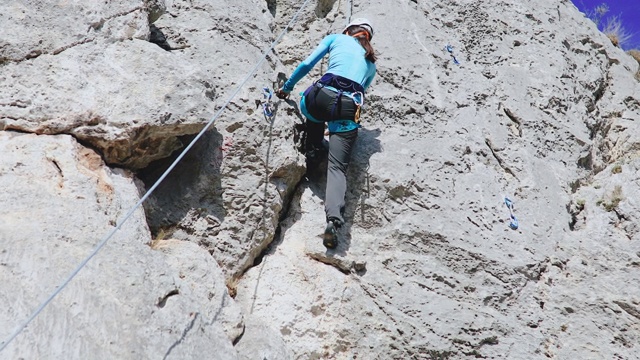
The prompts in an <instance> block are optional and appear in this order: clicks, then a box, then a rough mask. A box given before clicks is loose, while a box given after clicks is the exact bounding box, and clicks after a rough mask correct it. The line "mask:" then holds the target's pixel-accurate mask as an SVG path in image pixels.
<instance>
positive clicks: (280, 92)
mask: <svg viewBox="0 0 640 360" xmlns="http://www.w3.org/2000/svg"><path fill="white" fill-rule="evenodd" d="M290 93H291V92H289V91H284V90H283V89H282V88H280V89H278V91H276V96H277V97H279V98H280V99H286V98H288V97H289V94H290Z"/></svg>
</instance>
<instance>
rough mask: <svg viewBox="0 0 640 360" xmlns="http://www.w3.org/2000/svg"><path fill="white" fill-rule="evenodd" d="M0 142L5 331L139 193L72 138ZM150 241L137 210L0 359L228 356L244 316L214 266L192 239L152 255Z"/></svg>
mask: <svg viewBox="0 0 640 360" xmlns="http://www.w3.org/2000/svg"><path fill="white" fill-rule="evenodd" d="M0 144H2V145H1V146H2V154H3V156H2V157H1V160H0V173H1V174H2V176H0V184H1V185H2V187H3V188H4V189H11V191H3V192H2V195H1V196H0V200H1V202H2V204H3V207H2V212H0V219H1V221H0V240H1V244H2V250H1V254H0V256H1V257H0V263H1V264H2V265H1V266H0V272H1V273H0V274H1V275H2V279H3V285H2V286H3V291H2V295H0V299H1V300H2V301H3V303H4V304H7V306H6V307H5V308H4V309H3V311H2V312H0V323H2V324H3V326H2V333H3V334H2V335H3V337H7V336H9V334H10V333H11V332H12V331H13V327H15V326H17V325H18V321H23V320H24V319H26V318H27V317H28V316H29V315H30V314H31V313H32V311H33V310H35V308H36V307H37V306H38V305H39V304H40V303H41V302H42V301H43V300H44V299H45V297H46V296H48V295H49V294H50V293H52V292H53V291H54V290H55V288H56V287H57V286H58V285H59V284H60V283H61V282H62V281H63V280H64V278H65V277H67V275H68V274H70V273H71V271H72V270H73V269H74V268H75V267H76V266H77V264H79V263H80V261H81V260H82V259H83V258H84V257H85V256H86V255H87V254H88V253H89V252H90V250H91V249H92V248H93V247H94V245H95V244H96V243H97V242H98V240H99V239H98V236H99V235H101V234H107V233H108V232H110V231H111V230H112V229H113V227H114V226H115V225H116V221H117V219H119V218H121V217H122V216H123V214H124V213H125V212H126V211H127V210H128V209H129V208H131V207H132V206H133V204H134V203H135V202H136V198H137V197H138V196H139V195H138V189H137V187H136V186H135V184H134V181H135V178H134V176H133V175H132V174H131V173H130V172H128V171H123V170H111V169H109V168H108V167H106V166H105V165H104V163H103V161H102V159H101V158H100V156H99V155H97V154H96V153H95V152H94V151H92V150H89V149H87V148H85V147H83V146H81V145H79V144H78V143H77V142H76V141H75V139H73V138H72V137H71V136H69V135H55V136H38V135H34V134H29V135H26V134H17V133H12V132H4V133H0ZM150 242H151V236H150V233H149V230H148V227H147V224H146V219H145V217H144V213H143V211H141V210H138V211H137V212H136V213H135V214H134V215H133V217H132V219H131V220H130V221H129V222H128V224H127V226H126V227H122V230H121V231H120V232H119V233H118V234H117V235H116V236H115V237H113V239H112V240H111V242H110V243H109V244H108V245H107V246H105V247H104V248H103V250H102V251H101V253H99V254H98V255H97V256H96V257H95V258H94V259H93V260H92V261H91V262H90V263H88V265H87V266H86V267H85V268H84V269H83V271H81V272H80V273H79V274H78V276H77V277H76V278H75V279H74V280H73V281H72V282H70V284H69V286H68V287H67V288H66V289H65V291H64V292H61V294H60V295H59V297H58V298H57V299H55V300H54V301H53V302H52V303H51V304H50V305H49V306H48V307H47V308H45V309H44V311H42V312H41V313H40V315H39V316H38V317H37V318H35V320H34V321H33V322H32V323H31V325H29V327H28V328H27V329H26V330H25V331H24V332H23V333H22V334H21V336H20V337H18V338H17V339H16V340H15V341H14V342H12V343H11V344H10V345H9V346H8V347H7V348H5V349H4V350H3V352H2V358H3V359H18V358H24V359H56V358H57V359H61V358H87V357H91V358H96V359H126V358H141V357H152V358H175V359H184V358H189V357H191V356H192V354H194V353H214V352H215V353H219V354H221V358H229V359H231V358H234V357H235V355H236V351H235V350H234V349H233V346H232V341H233V340H235V338H237V337H238V336H239V335H240V333H241V331H242V321H243V319H242V315H241V312H240V309H239V308H238V307H237V306H230V304H233V300H232V299H231V298H230V297H229V295H228V293H227V290H226V288H225V287H224V278H223V276H222V273H221V271H220V269H219V268H218V266H217V264H215V263H214V262H213V261H212V260H211V259H210V257H209V255H208V254H207V253H206V252H205V251H204V250H202V249H200V248H198V247H197V246H196V247H195V249H193V248H190V247H189V246H186V247H185V245H183V244H186V245H188V244H189V243H183V242H181V244H170V245H164V244H163V249H164V248H165V247H166V248H168V249H169V250H165V251H163V252H159V251H155V250H152V249H151V248H150V247H149V246H148V243H150ZM194 246H195V245H194ZM203 253H204V254H203ZM187 254H188V255H187ZM184 257H188V262H187V261H184ZM180 259H183V261H182V263H181V264H175V263H176V262H177V261H178V260H180ZM203 280H206V282H205V281H203ZM3 340H4V339H3Z"/></svg>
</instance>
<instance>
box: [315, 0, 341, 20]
mask: <svg viewBox="0 0 640 360" xmlns="http://www.w3.org/2000/svg"><path fill="white" fill-rule="evenodd" d="M335 3H336V0H318V3H317V4H316V9H315V14H316V16H317V17H319V18H325V17H327V15H329V13H330V12H331V10H333V5H334V4H335Z"/></svg>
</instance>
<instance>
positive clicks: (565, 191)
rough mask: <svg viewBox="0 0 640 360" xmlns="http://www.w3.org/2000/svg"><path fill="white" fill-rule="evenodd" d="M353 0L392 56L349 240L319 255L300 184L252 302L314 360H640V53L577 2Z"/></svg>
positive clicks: (367, 138)
mask: <svg viewBox="0 0 640 360" xmlns="http://www.w3.org/2000/svg"><path fill="white" fill-rule="evenodd" d="M356 3H358V2H356ZM338 5H339V4H338V3H337V2H336V3H334V7H333V8H332V10H331V11H330V12H329V14H328V15H327V17H326V18H325V19H323V20H318V21H316V22H314V24H313V25H311V26H310V27H313V26H317V27H320V24H322V23H323V21H327V19H333V18H335V19H336V21H335V22H334V23H333V24H332V26H331V30H333V31H335V30H336V29H339V28H340V26H341V24H342V23H344V17H345V16H347V15H348V14H349V9H348V7H345V6H346V5H344V4H343V5H342V8H340V7H339V6H338ZM360 6H361V7H360V8H358V9H355V10H357V11H359V13H358V14H357V16H359V15H361V14H364V15H366V16H369V17H371V18H372V20H373V21H374V23H375V24H377V34H376V37H375V38H374V45H375V47H376V49H377V50H378V51H379V52H380V54H381V56H380V60H379V71H378V74H379V77H378V79H377V80H376V82H375V83H374V85H373V87H372V91H371V92H370V95H369V97H368V101H369V107H368V109H367V112H366V113H365V115H364V121H365V129H363V130H362V131H361V136H360V139H359V140H358V141H359V142H358V145H357V149H356V151H355V155H354V157H353V162H352V166H351V168H350V176H349V186H350V191H349V194H348V198H347V202H348V208H347V217H348V218H349V220H348V224H347V229H346V230H345V234H344V238H345V244H344V245H342V248H339V249H338V250H337V251H336V252H330V251H323V250H324V249H322V247H321V245H320V241H321V240H320V239H319V237H318V234H319V233H320V232H321V231H322V229H323V225H324V224H323V213H322V210H321V209H322V201H321V199H322V197H323V195H322V194H323V191H322V190H321V189H322V186H323V179H319V180H318V181H317V183H314V182H312V183H303V185H302V187H301V190H300V192H299V195H298V196H296V197H295V198H294V204H298V203H299V205H297V206H295V205H294V206H292V207H291V211H290V213H289V214H290V215H289V216H290V217H289V218H288V219H286V220H285V221H284V222H283V225H282V230H281V233H282V236H281V238H280V239H278V240H277V241H276V243H274V245H273V248H272V249H271V251H270V252H268V254H267V255H266V256H265V257H264V259H263V260H262V263H261V264H260V265H258V266H257V267H256V268H253V269H250V270H249V271H248V272H247V274H245V277H244V278H243V280H242V282H241V287H240V289H239V291H238V294H239V295H238V299H239V301H240V302H241V303H242V304H243V306H244V308H245V309H247V310H246V311H248V309H252V310H253V311H252V315H251V316H255V317H259V318H260V319H262V321H264V322H267V323H269V324H271V325H272V326H275V327H279V328H280V331H281V333H282V334H283V337H284V339H285V341H286V342H287V344H288V346H290V348H291V349H292V350H293V352H294V354H295V356H298V357H301V358H341V359H342V358H345V359H346V358H354V357H355V358H363V359H389V358H394V359H396V358H397V359H406V358H416V359H423V358H426V359H434V358H452V359H453V358H455V359H458V358H475V357H477V356H484V357H488V358H509V359H534V358H558V359H564V358H599V359H600V358H601V359H608V358H623V359H633V358H635V356H636V355H635V354H636V352H637V346H636V345H635V344H636V341H637V337H638V336H639V333H638V329H637V314H638V301H640V292H638V291H637V287H636V286H629V285H630V284H635V283H636V282H637V281H636V279H637V277H638V275H639V274H638V271H639V269H638V266H637V263H638V259H637V256H638V255H637V253H638V251H637V246H638V245H637V242H635V241H634V238H633V236H636V235H635V234H636V233H635V228H636V227H637V221H636V220H635V217H634V216H633V214H634V213H635V211H637V207H636V206H635V205H634V204H633V198H634V197H633V194H634V193H635V192H637V185H638V184H637V181H636V179H635V178H636V177H637V175H636V174H637V171H636V169H635V165H634V164H635V162H636V160H635V158H636V157H637V148H638V147H637V144H638V143H637V142H638V138H639V137H638V135H637V131H638V126H637V124H636V123H637V121H638V120H640V112H639V110H640V109H639V107H638V106H637V103H638V100H637V99H638V95H639V93H638V91H639V90H640V86H639V85H638V82H637V81H636V80H634V78H633V74H635V72H636V71H637V69H638V64H637V62H635V61H634V60H633V59H631V58H630V57H629V56H627V55H626V54H624V53H623V52H622V51H621V50H620V49H617V48H615V47H613V46H612V45H611V44H610V42H609V40H608V39H607V38H606V37H605V36H604V35H602V34H599V33H598V32H597V31H596V30H595V27H594V25H593V24H591V23H590V22H589V20H587V19H585V18H583V16H582V15H581V14H580V13H579V12H577V11H576V9H575V7H574V6H573V5H572V4H570V3H569V2H559V1H541V2H537V3H536V7H535V8H532V7H529V6H528V5H524V4H520V3H517V2H507V3H505V2H483V3H478V2H472V1H462V2H455V3H454V2H449V1H436V2H428V3H427V2H422V1H418V2H410V1H407V2H405V3H403V4H402V5H398V4H394V5H391V4H389V3H388V2H383V1H370V2H368V4H367V6H364V5H363V4H360ZM391 7H393V8H394V9H393V10H392V9H391ZM383 14H384V15H383ZM339 20H342V22H340V21H339ZM567 24H575V25H570V26H569V25H567ZM311 36H317V38H312V40H311V43H312V44H313V43H314V42H315V41H317V40H319V38H320V37H321V36H323V33H322V32H320V31H311ZM397 39H403V40H402V41H401V42H399V41H397ZM287 40H288V42H287ZM307 41H308V39H307V38H305V39H299V38H298V39H296V40H293V39H291V38H289V39H285V41H284V42H283V44H282V45H281V46H279V51H281V52H286V53H288V54H291V55H288V56H289V57H290V58H292V59H295V60H292V61H291V62H292V63H295V62H296V61H297V60H300V59H302V58H304V56H306V53H307V52H308V51H309V49H310V47H309V46H305V44H304V43H305V42H307ZM447 44H450V45H452V46H453V55H454V56H455V57H456V59H457V60H459V62H460V64H459V65H456V64H454V62H453V58H452V55H451V54H450V53H448V52H447V51H446V50H445V49H444V47H445V45H447ZM309 81H311V79H309ZM616 164H619V165H618V167H617V168H616ZM614 168H615V169H622V171H621V172H619V173H617V174H615V175H613V176H615V178H614V179H615V180H614V181H612V180H613V179H612V169H614ZM616 171H619V170H616ZM594 179H601V180H600V181H601V183H600V185H598V181H597V180H594ZM605 179H606V180H605ZM605 184H606V185H605ZM616 186H617V187H616ZM505 196H508V197H509V198H510V199H511V200H513V201H514V202H515V215H516V216H517V218H518V220H519V225H520V227H519V229H518V230H516V231H514V230H511V229H509V226H508V225H509V211H508V209H507V208H506V206H505V204H504V197H505ZM580 204H581V205H580ZM598 204H599V205H598ZM607 209H609V211H608V212H607ZM595 219H598V220H595ZM314 229H315V230H314ZM596 229H597V230H596ZM586 239H589V240H586ZM614 259H616V260H614ZM318 260H319V261H318ZM621 260H622V261H621ZM355 262H357V263H359V264H366V265H365V266H364V269H362V268H360V271H356V270H355V269H354V267H353V265H354V263H355ZM327 263H328V264H331V265H333V266H334V267H335V268H334V269H332V268H331V267H328V266H327V265H325V264H327ZM625 284H626V285H625ZM318 343H320V344H322V346H318V345H317V344H318Z"/></svg>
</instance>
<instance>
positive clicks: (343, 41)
mask: <svg viewBox="0 0 640 360" xmlns="http://www.w3.org/2000/svg"><path fill="white" fill-rule="evenodd" d="M365 53H366V51H365V49H364V48H363V47H362V46H361V45H360V43H359V42H358V40H357V39H356V38H354V37H351V36H348V35H343V34H332V35H328V36H325V37H324V39H322V41H320V44H319V45H318V47H317V48H316V49H315V50H314V51H313V52H312V53H311V55H309V57H307V58H306V59H305V60H304V61H302V62H301V63H300V65H298V67H297V68H296V70H295V71H294V72H293V74H291V77H290V78H289V79H288V80H287V81H286V82H285V83H284V85H283V87H282V89H283V90H284V91H286V92H291V91H293V88H294V87H295V85H296V84H297V83H298V81H300V79H302V78H303V77H304V76H305V75H307V74H308V73H309V71H311V69H313V67H314V66H315V65H316V64H317V63H318V61H320V59H322V58H323V57H324V56H325V55H327V54H329V68H328V69H327V72H328V73H332V74H334V75H339V76H342V77H345V78H347V79H349V80H351V81H354V82H356V83H358V84H360V85H362V87H363V88H364V89H365V91H366V90H367V88H368V87H369V85H371V82H372V81H373V78H374V77H375V75H376V65H375V64H374V63H372V62H371V61H369V60H367V59H366V58H365V57H364V55H365ZM300 110H301V111H302V114H303V115H304V116H306V117H307V118H308V119H309V120H311V121H315V122H319V123H321V122H322V121H319V120H317V119H314V118H313V117H312V116H311V115H309V112H308V111H307V108H306V105H305V103H304V97H303V98H302V100H301V101H300ZM328 126H329V132H332V133H334V132H345V131H350V130H353V129H356V128H358V124H356V122H355V121H353V120H352V119H344V120H336V121H330V122H329V123H328Z"/></svg>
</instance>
